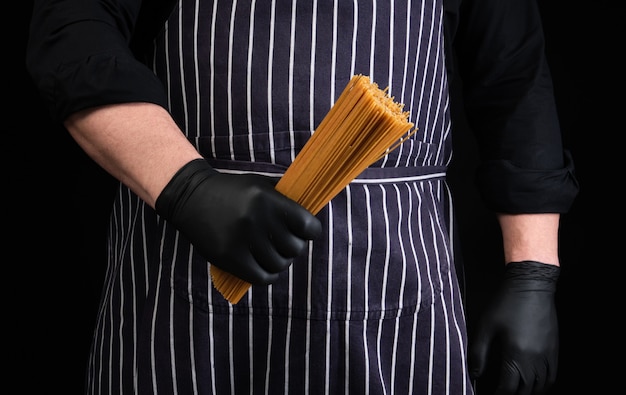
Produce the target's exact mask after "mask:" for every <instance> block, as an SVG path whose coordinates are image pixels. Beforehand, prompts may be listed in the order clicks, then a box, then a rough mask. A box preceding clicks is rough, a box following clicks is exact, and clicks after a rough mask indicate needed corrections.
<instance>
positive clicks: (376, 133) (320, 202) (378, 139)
mask: <svg viewBox="0 0 626 395" xmlns="http://www.w3.org/2000/svg"><path fill="white" fill-rule="evenodd" d="M408 115H409V114H408V112H404V111H403V105H402V104H400V103H397V102H395V101H394V99H393V97H391V96H389V95H388V94H387V91H386V90H381V89H380V88H379V87H378V85H377V84H376V83H374V82H372V81H371V80H370V79H369V77H367V76H364V75H360V74H359V75H355V76H353V77H352V78H351V79H350V81H349V82H348V84H347V85H346V87H345V88H344V90H343V92H342V93H341V95H340V96H339V98H338V99H337V101H336V102H335V104H334V105H333V106H332V107H331V109H330V111H329V112H328V113H327V114H326V116H325V117H324V119H323V120H322V122H321V123H320V125H319V126H318V127H317V129H316V130H315V132H314V133H313V135H312V136H311V138H310V139H309V140H308V141H307V143H306V144H305V145H304V147H303V148H302V150H301V151H300V152H299V153H298V155H297V156H296V158H295V159H294V161H293V163H292V164H291V165H290V166H289V167H288V168H287V170H286V171H285V174H284V175H283V176H282V178H281V179H280V180H279V181H278V183H277V184H276V190H278V191H279V192H281V193H283V194H284V195H285V196H287V197H289V198H291V199H293V200H295V201H296V202H298V203H300V204H301V205H302V206H303V207H304V208H306V209H307V210H309V211H310V212H311V213H313V214H317V213H318V212H319V211H320V210H321V209H322V208H323V207H324V206H325V205H326V204H327V203H328V202H329V201H330V200H331V199H332V198H333V197H335V196H336V195H337V194H338V193H339V192H340V191H341V190H342V189H343V188H345V187H346V185H348V184H349V183H350V182H351V181H352V180H354V179H355V178H356V177H357V176H358V175H359V174H360V173H361V172H362V171H363V170H365V169H366V168H367V167H369V166H370V165H371V164H372V163H374V162H376V161H377V160H378V159H380V158H381V157H383V156H384V155H386V154H387V153H389V152H390V151H391V150H393V149H395V148H396V147H398V146H399V145H400V144H402V142H404V140H406V139H407V138H409V137H410V136H411V135H412V134H413V133H415V132H416V131H417V130H416V129H413V126H414V125H413V123H411V122H409V121H408ZM211 277H212V280H213V285H214V286H215V288H216V289H217V290H218V291H219V292H220V293H221V294H222V295H223V296H224V298H226V300H228V301H229V302H230V303H232V304H236V303H238V302H239V300H240V299H241V298H242V297H243V295H245V294H246V292H247V291H248V289H249V288H250V286H251V284H250V283H248V282H246V281H244V280H241V279H240V278H238V277H235V276H234V275H232V274H230V273H228V272H225V271H223V270H221V269H219V268H218V267H215V266H211Z"/></svg>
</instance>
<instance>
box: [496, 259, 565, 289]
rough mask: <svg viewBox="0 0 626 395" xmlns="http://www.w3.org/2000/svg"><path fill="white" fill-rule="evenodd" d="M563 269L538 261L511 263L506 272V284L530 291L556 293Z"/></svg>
mask: <svg viewBox="0 0 626 395" xmlns="http://www.w3.org/2000/svg"><path fill="white" fill-rule="evenodd" d="M560 273H561V268H560V267H559V266H555V265H549V264H546V263H541V262H536V261H520V262H511V263H509V264H507V265H506V268H505V270H504V282H505V283H509V284H512V285H514V286H515V287H516V288H518V289H519V288H520V287H523V288H524V289H528V290H540V291H551V292H554V291H556V284H557V281H558V279H559V274H560Z"/></svg>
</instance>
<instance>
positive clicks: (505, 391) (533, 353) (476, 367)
mask: <svg viewBox="0 0 626 395" xmlns="http://www.w3.org/2000/svg"><path fill="white" fill-rule="evenodd" d="M559 271H560V269H559V267H558V266H553V265H547V264H543V263H539V262H534V261H523V262H511V263H509V264H508V265H507V267H506V270H505V277H504V281H503V283H502V286H501V287H500V290H499V292H497V293H496V295H495V299H494V300H493V303H491V305H490V306H489V307H488V308H487V310H486V311H485V313H484V315H483V317H482V320H481V321H480V322H479V324H478V327H477V331H476V332H475V334H476V336H474V338H473V342H470V349H469V356H468V358H469V366H470V375H471V376H472V377H473V378H474V379H475V378H478V377H479V376H481V375H482V374H483V373H484V371H485V366H486V361H487V355H488V354H489V350H490V347H492V346H493V345H494V343H495V342H499V346H500V347H501V350H502V355H500V356H499V363H500V379H499V383H498V386H497V391H496V394H497V395H529V394H543V393H546V392H547V390H548V389H549V387H550V386H552V384H553V383H554V381H555V380H556V372H557V364H558V343H559V338H558V333H559V331H558V323H557V315H556V307H555V303H554V293H555V290H556V282H557V279H558V276H559Z"/></svg>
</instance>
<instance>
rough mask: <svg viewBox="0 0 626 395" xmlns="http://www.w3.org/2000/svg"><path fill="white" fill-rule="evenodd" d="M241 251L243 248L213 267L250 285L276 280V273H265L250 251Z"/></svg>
mask: <svg viewBox="0 0 626 395" xmlns="http://www.w3.org/2000/svg"><path fill="white" fill-rule="evenodd" d="M237 248H241V247H237ZM243 250H244V248H241V250H240V251H239V252H238V253H235V254H232V255H231V256H229V257H228V258H225V257H223V258H222V259H221V262H222V264H221V265H215V266H218V267H219V268H220V269H222V270H224V271H226V272H229V273H230V274H232V275H234V276H236V277H238V278H240V279H242V280H244V281H247V282H249V283H250V284H255V285H260V284H270V283H272V282H275V281H276V280H278V273H270V272H268V271H266V270H265V269H264V268H263V267H262V266H261V265H260V264H259V262H258V261H257V259H256V258H255V257H254V256H253V254H252V253H251V251H248V250H247V249H246V250H245V251H243ZM229 262H230V264H229Z"/></svg>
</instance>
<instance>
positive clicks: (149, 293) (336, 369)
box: [87, 0, 472, 395]
mask: <svg viewBox="0 0 626 395" xmlns="http://www.w3.org/2000/svg"><path fill="white" fill-rule="evenodd" d="M442 13H443V6H442V0H424V1H419V0H414V1H411V0H400V1H395V2H394V1H391V2H382V1H381V2H377V1H375V0H370V1H360V0H359V1H356V0H355V1H352V2H350V1H330V0H319V1H296V0H293V1H286V0H275V1H264V2H256V1H249V0H248V1H241V0H240V1H237V0H231V1H221V0H220V1H217V0H215V1H210V0H206V1H202V0H182V1H180V2H179V5H178V7H177V8H176V9H175V10H174V11H173V13H172V15H171V16H170V18H169V20H168V22H167V24H166V27H165V29H164V30H163V32H162V34H161V35H160V36H159V37H158V38H157V40H156V42H155V49H154V56H153V64H152V67H153V69H154V72H155V73H156V74H157V75H158V76H159V78H161V80H162V81H163V83H164V86H165V89H166V90H167V93H168V95H169V101H170V103H169V106H170V111H171V113H172V114H173V116H174V118H175V119H176V121H177V122H178V124H179V125H180V127H181V128H182V130H183V131H184V133H185V134H186V135H187V136H188V138H189V140H190V141H191V142H192V143H193V144H194V145H195V146H196V148H197V149H198V150H199V152H200V153H202V155H203V156H204V157H205V158H206V159H207V160H208V161H209V162H210V163H211V164H212V165H213V166H214V167H215V168H216V169H218V170H219V171H223V172H231V173H241V172H257V173H260V174H265V175H268V176H273V177H280V175H281V174H282V173H283V172H284V171H285V169H286V168H287V167H288V166H289V164H290V163H291V162H292V161H293V159H294V157H295V156H296V155H297V153H298V152H299V150H300V149H301V148H302V146H303V145H304V144H305V143H306V141H307V140H308V138H309V137H310V136H311V134H312V133H314V131H315V127H316V126H317V125H318V124H319V123H320V122H321V120H322V119H323V117H324V116H325V114H326V113H327V112H328V110H329V109H330V107H331V106H332V105H333V103H334V101H335V100H336V99H337V97H338V96H339V94H340V93H341V91H342V90H343V88H344V87H345V85H346V84H347V83H348V81H349V80H350V78H351V77H352V76H353V75H354V74H364V75H368V76H370V78H371V79H372V80H373V81H374V82H376V83H377V84H378V85H379V86H380V87H381V88H384V87H388V91H389V94H390V95H391V96H393V97H394V98H395V100H396V101H398V102H401V103H404V106H405V107H404V110H406V111H409V113H410V118H409V120H410V121H411V122H413V123H414V124H415V125H416V127H417V129H418V131H417V133H415V134H414V135H413V136H412V138H411V139H409V140H408V141H406V142H405V143H404V144H402V145H401V146H400V147H399V148H397V149H396V150H394V151H393V152H391V153H390V154H389V155H387V156H386V157H384V158H382V159H381V160H379V161H378V162H376V163H375V164H373V165H372V166H371V167H370V168H368V169H367V170H366V171H365V172H364V173H363V174H361V175H360V176H359V177H358V178H357V179H356V180H354V181H353V182H352V183H351V184H350V185H348V186H347V187H346V188H345V189H344V190H343V191H342V192H341V193H339V194H338V195H337V196H336V197H335V198H334V199H333V200H332V201H331V202H330V203H329V204H328V205H327V206H326V207H325V208H324V209H322V210H321V211H320V212H319V214H318V218H319V219H320V220H321V221H322V224H323V227H324V233H323V235H322V236H320V237H319V238H318V239H316V240H314V241H312V242H310V243H309V248H308V251H306V252H305V253H304V254H302V256H301V257H300V258H298V259H296V260H295V261H294V263H293V265H292V266H291V267H290V269H289V270H288V271H286V272H285V273H283V275H282V276H281V278H280V279H279V280H278V281H277V282H276V283H274V284H271V285H268V286H253V287H252V288H250V290H249V291H248V293H247V294H246V295H245V296H244V297H243V298H242V300H241V301H240V302H239V303H237V304H236V305H231V304H229V303H228V302H227V301H226V300H225V299H224V298H223V297H222V296H221V295H220V294H219V292H218V291H217V290H215V289H214V288H213V286H212V284H211V278H210V262H206V260H204V259H203V258H202V257H201V256H199V255H198V254H196V253H195V252H194V249H193V246H192V245H190V243H189V242H188V241H187V240H185V239H184V237H182V236H181V235H180V234H179V233H178V232H177V231H176V230H175V229H174V228H173V227H172V226H170V225H169V224H168V223H167V222H166V221H164V220H162V219H161V218H159V217H158V216H157V215H156V214H155V212H154V211H153V210H152V209H151V208H150V207H149V206H147V205H146V204H144V203H143V202H142V201H141V200H140V199H138V197H137V196H136V195H134V194H133V193H132V192H130V191H129V190H128V189H127V188H125V187H124V186H121V187H120V189H119V193H118V194H117V197H116V200H115V204H114V207H113V212H112V217H111V226H110V231H109V242H108V248H109V266H108V271H107V276H106V280H105V287H104V293H103V299H102V305H101V308H100V311H99V316H98V320H97V325H96V331H95V339H94V343H93V347H92V353H91V357H90V360H89V371H88V382H87V391H88V393H90V394H104V393H111V394H121V393H124V394H142V395H143V394H159V395H164V394H183V395H187V394H218V395H225V394H271V395H277V394H297V395H301V394H333V395H334V394H358V395H363V394H372V395H378V394H453V395H459V394H460V395H464V394H468V395H469V394H471V393H472V389H471V386H470V382H469V378H468V375H467V367H466V354H465V348H466V330H465V322H464V312H463V306H462V300H461V295H460V290H459V285H458V280H457V277H456V273H455V270H454V251H453V248H452V229H451V224H452V221H451V220H450V218H451V215H452V209H451V198H450V194H449V190H448V187H447V185H446V181H445V174H446V167H447V165H448V163H449V161H450V158H451V154H452V148H451V146H452V142H451V136H450V127H451V122H450V114H449V112H450V108H449V105H450V103H449V98H448V85H447V78H446V69H445V66H444V65H445V54H444V52H443V48H444V42H443V26H442V18H443V14H442Z"/></svg>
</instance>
